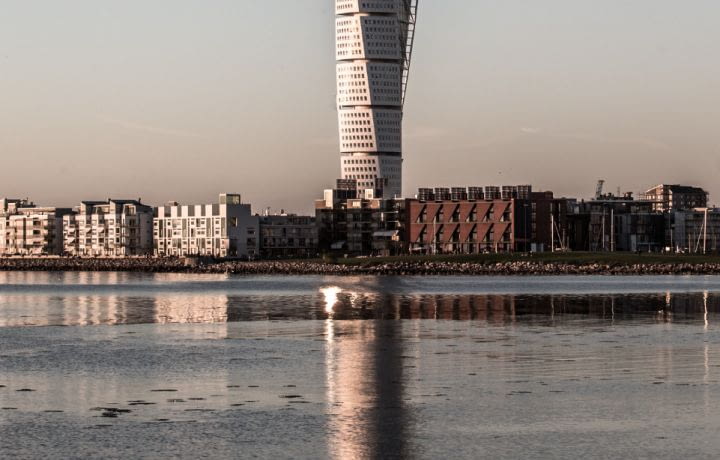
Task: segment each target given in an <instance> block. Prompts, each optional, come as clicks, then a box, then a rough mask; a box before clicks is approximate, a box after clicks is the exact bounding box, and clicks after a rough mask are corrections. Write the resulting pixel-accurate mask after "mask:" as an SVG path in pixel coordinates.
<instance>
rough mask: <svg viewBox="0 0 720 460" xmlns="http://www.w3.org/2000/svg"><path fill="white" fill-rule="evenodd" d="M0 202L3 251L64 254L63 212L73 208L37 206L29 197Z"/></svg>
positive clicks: (37, 254) (66, 212)
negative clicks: (28, 199)
mask: <svg viewBox="0 0 720 460" xmlns="http://www.w3.org/2000/svg"><path fill="white" fill-rule="evenodd" d="M0 205H1V206H2V211H0V255H3V256H51V255H60V254H62V250H63V237H62V222H63V216H64V215H66V214H69V213H70V212H72V210H71V209H69V208H54V207H45V208H43V207H36V206H35V205H34V204H33V203H31V202H29V201H27V200H7V199H4V200H2V202H1V203H0Z"/></svg>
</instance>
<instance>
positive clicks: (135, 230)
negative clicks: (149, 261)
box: [63, 199, 153, 257]
mask: <svg viewBox="0 0 720 460" xmlns="http://www.w3.org/2000/svg"><path fill="white" fill-rule="evenodd" d="M63 246H64V253H65V254H66V255H70V256H80V257H129V256H143V255H151V254H152V253H153V208H152V207H151V206H146V205H144V204H142V203H140V202H139V201H135V200H113V199H110V200H108V201H83V202H82V203H81V204H80V206H79V207H78V208H77V209H76V211H75V212H74V213H72V214H68V215H66V216H64V217H63Z"/></svg>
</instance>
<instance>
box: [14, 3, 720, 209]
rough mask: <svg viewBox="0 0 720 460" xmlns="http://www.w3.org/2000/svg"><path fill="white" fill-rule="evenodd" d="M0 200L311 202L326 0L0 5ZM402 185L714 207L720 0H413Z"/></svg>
mask: <svg viewBox="0 0 720 460" xmlns="http://www.w3.org/2000/svg"><path fill="white" fill-rule="evenodd" d="M0 4H1V6H2V8H0V155H1V157H2V160H3V161H2V163H1V164H2V166H0V170H1V171H2V184H1V185H0V196H12V197H25V196H29V197H30V198H31V199H34V200H35V201H36V202H39V203H42V204H55V205H72V204H76V203H77V202H78V201H79V200H81V199H104V198H108V197H118V198H119V197H122V198H137V197H142V198H143V200H144V201H145V202H148V203H151V204H159V203H162V202H165V201H167V200H177V201H181V202H185V203H189V202H204V201H209V200H214V199H215V196H216V195H217V193H219V192H221V191H228V192H234V191H236V192H240V193H242V194H243V197H244V199H245V200H246V201H249V202H251V203H253V205H254V206H255V208H256V210H258V211H259V210H260V209H262V208H263V207H265V206H271V207H273V208H274V209H276V210H279V209H280V208H285V209H288V210H293V211H299V212H307V211H310V210H311V209H312V201H313V200H314V199H315V198H319V197H321V195H322V189H324V188H328V187H330V186H331V185H332V183H333V180H334V178H335V177H337V176H339V169H340V165H339V153H338V146H337V144H338V141H337V127H336V112H335V83H334V81H335V68H334V64H335V63H334V41H333V40H334V30H333V26H334V19H333V2H332V0H273V1H269V0H212V1H208V0H151V1H148V0H112V1H110V0H63V1H56V0H0ZM420 6H421V8H420V18H419V25H418V33H417V40H416V50H415V55H414V60H413V69H412V75H411V78H410V89H409V93H408V98H407V102H406V107H405V108H406V115H405V145H404V156H405V170H404V173H405V178H404V185H405V187H404V189H405V193H406V195H411V194H414V190H415V189H416V188H417V187H418V186H433V185H447V186H452V185H502V184H515V183H532V184H533V185H534V186H535V187H536V188H539V189H550V190H554V191H555V192H556V194H558V195H572V196H581V197H587V196H589V195H592V193H593V191H594V188H595V182H596V181H597V179H600V178H603V179H606V180H607V183H608V187H609V189H610V190H612V191H615V189H616V188H617V187H618V186H620V187H622V189H623V190H631V191H635V192H637V191H639V190H641V189H644V188H646V187H649V186H651V185H654V184H655V183H659V182H673V183H675V182H681V183H692V184H699V185H702V186H703V187H706V188H707V189H709V190H710V192H711V201H712V202H714V203H720V184H719V183H718V177H720V126H719V123H718V122H719V121H720V59H718V56H720V27H718V23H719V21H720V2H718V1H717V0H691V1H687V2H681V1H678V0H633V1H628V0H545V1H538V0H422V1H421V5H420Z"/></svg>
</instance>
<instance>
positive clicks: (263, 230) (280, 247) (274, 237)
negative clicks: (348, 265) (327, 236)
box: [260, 214, 318, 259]
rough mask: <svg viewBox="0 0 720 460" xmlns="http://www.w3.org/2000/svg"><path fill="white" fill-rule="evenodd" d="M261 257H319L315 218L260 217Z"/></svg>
mask: <svg viewBox="0 0 720 460" xmlns="http://www.w3.org/2000/svg"><path fill="white" fill-rule="evenodd" d="M260 236H261V239H260V241H261V242H260V255H261V257H262V258H263V259H287V258H296V257H297V258H304V257H313V256H316V255H317V251H318V230H317V226H316V225H315V217H311V216H296V215H285V214H283V215H276V216H262V217H260Z"/></svg>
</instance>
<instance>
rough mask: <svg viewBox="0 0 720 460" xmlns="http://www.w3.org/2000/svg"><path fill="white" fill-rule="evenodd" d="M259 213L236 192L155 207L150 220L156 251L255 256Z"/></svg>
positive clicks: (257, 243) (257, 255) (213, 255)
mask: <svg viewBox="0 0 720 460" xmlns="http://www.w3.org/2000/svg"><path fill="white" fill-rule="evenodd" d="M259 232H260V217H259V216H253V215H252V210H251V207H250V205H249V204H243V203H242V200H241V196H240V195H239V194H231V193H223V194H221V195H220V197H219V201H218V203H213V204H198V205H179V204H177V203H170V204H168V205H165V206H160V207H158V208H157V210H156V213H155V218H154V222H153V241H154V247H155V254H156V255H158V256H165V257H168V256H169V257H183V256H191V255H200V256H211V257H221V258H225V257H228V258H243V259H254V258H257V257H259V255H260V244H259V237H260V235H259Z"/></svg>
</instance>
